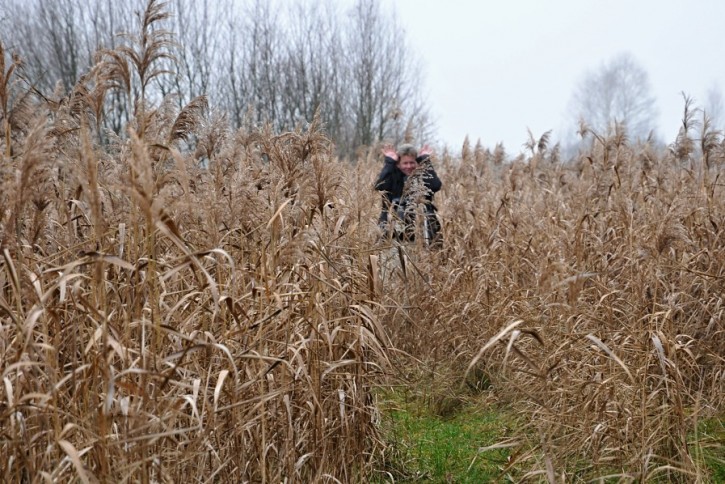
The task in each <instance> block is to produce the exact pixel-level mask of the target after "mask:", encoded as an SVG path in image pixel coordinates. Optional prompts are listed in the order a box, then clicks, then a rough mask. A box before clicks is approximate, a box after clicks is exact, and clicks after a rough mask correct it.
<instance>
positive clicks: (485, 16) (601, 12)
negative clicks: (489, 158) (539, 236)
mask: <svg viewBox="0 0 725 484" xmlns="http://www.w3.org/2000/svg"><path fill="white" fill-rule="evenodd" d="M383 4H384V5H385V6H386V8H388V7H389V6H391V5H393V6H394V7H393V8H394V9H395V11H396V13H397V15H398V18H399V20H400V22H401V23H402V24H403V25H404V28H405V30H406V37H407V38H408V40H409V42H410V44H411V47H412V50H413V51H414V52H416V53H417V55H419V56H420V57H421V58H422V61H423V69H424V85H425V91H426V93H427V96H426V98H427V99H428V100H429V101H430V108H431V112H432V113H433V115H434V117H435V119H436V122H437V127H438V133H439V135H440V138H441V139H440V141H442V142H444V143H446V144H448V145H449V146H450V147H451V148H452V149H453V150H454V151H455V150H460V147H461V145H462V143H463V139H464V138H465V136H466V135H467V134H468V135H469V136H470V138H471V142H472V143H475V141H476V140H477V139H478V138H480V139H481V141H482V143H483V144H484V145H485V146H491V147H493V146H494V145H495V144H496V143H497V142H503V143H504V146H505V147H506V150H507V152H509V153H516V152H518V151H520V150H521V145H522V144H523V143H525V142H526V140H527V131H526V130H527V128H529V129H531V131H532V133H533V134H534V136H535V137H537V138H538V137H539V136H540V135H541V134H543V133H544V132H545V131H547V130H550V129H551V130H553V136H554V137H555V138H557V139H558V138H560V137H564V136H563V135H564V134H565V133H564V132H565V131H566V129H565V128H566V121H567V119H566V118H567V116H568V113H569V110H568V104H569V101H570V98H571V95H572V93H573V91H574V89H575V86H576V85H577V84H578V83H579V82H580V81H581V79H582V78H583V77H584V75H585V74H586V73H587V71H595V70H597V69H598V68H599V67H601V65H602V64H603V63H605V62H607V61H609V60H611V59H612V58H613V57H615V56H616V55H618V54H621V53H623V52H630V53H631V54H632V55H633V57H634V59H635V60H636V61H637V62H638V63H639V65H641V66H642V67H643V68H644V69H645V70H646V71H647V73H648V75H649V80H650V85H651V88H652V94H653V95H654V96H655V98H656V100H657V109H658V110H659V117H658V119H657V126H656V128H657V131H658V134H659V135H660V136H661V137H662V139H663V141H665V142H666V143H670V142H672V141H674V137H675V135H676V133H677V130H678V128H679V123H680V120H681V117H682V111H683V107H684V102H683V98H682V95H681V92H682V91H684V92H685V93H687V94H689V95H690V96H691V97H693V98H694V99H695V101H696V103H698V104H704V102H705V98H706V95H707V93H708V91H709V90H711V89H712V88H713V87H714V86H717V89H719V90H720V92H721V93H725V1H724V0H688V1H676V0H547V1H544V0H383Z"/></svg>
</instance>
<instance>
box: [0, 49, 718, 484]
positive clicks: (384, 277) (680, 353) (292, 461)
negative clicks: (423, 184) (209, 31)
mask: <svg viewBox="0 0 725 484" xmlns="http://www.w3.org/2000/svg"><path fill="white" fill-rule="evenodd" d="M140 48H141V49H146V50H145V51H142V52H147V53H148V54H149V57H140V59H148V58H150V59H153V55H154V50H153V49H151V48H149V46H143V45H142V46H140ZM124 56H125V57H124ZM2 58H3V54H2V53H0V59H2ZM124 59H125V60H124ZM128 59H130V57H129V56H128V52H126V53H124V52H120V51H119V52H115V53H113V55H110V54H109V55H107V56H106V57H105V58H104V59H103V60H101V61H100V63H99V66H97V68H96V69H95V70H94V71H93V73H91V74H92V75H89V76H88V77H86V78H84V79H83V80H82V81H81V82H79V84H78V86H77V88H76V89H75V90H74V91H73V92H72V93H69V94H67V95H65V96H59V97H58V99H56V100H55V101H54V100H48V99H46V100H42V101H41V100H40V99H39V98H37V97H36V96H33V93H32V92H31V91H25V90H24V87H23V86H24V85H23V84H22V83H18V82H16V79H17V78H16V77H15V75H16V73H15V72H14V69H15V64H11V65H2V66H1V67H2V69H1V70H0V90H1V91H0V104H2V106H1V107H2V118H1V119H0V121H1V126H2V128H3V136H2V141H1V142H0V148H2V153H3V155H2V159H1V162H0V252H1V254H0V370H1V372H2V385H1V386H0V387H1V388H0V479H1V480H2V481H3V482H56V481H57V482H69V481H80V482H191V481H194V482H361V481H362V482H364V481H368V480H370V479H372V478H373V476H375V475H376V466H377V462H378V459H379V457H380V455H381V454H382V453H384V452H385V445H386V443H385V441H384V439H383V438H382V436H381V432H380V429H379V420H380V414H379V410H378V406H377V393H376V389H377V388H379V387H381V386H384V385H386V384H389V383H390V382H391V381H393V380H395V382H397V383H398V384H400V382H406V381H410V380H406V378H408V376H409V375H411V374H414V373H420V372H432V374H434V375H437V376H436V377H435V378H433V383H432V384H433V385H435V386H436V387H437V391H438V392H439V393H440V394H441V395H444V394H455V393H456V391H457V389H458V388H460V387H462V386H465V385H466V382H470V381H471V380H472V379H476V378H480V377H481V375H485V377H486V378H488V379H490V381H491V383H492V384H493V388H492V389H491V390H490V391H492V392H494V394H495V396H496V398H497V399H498V400H499V401H501V402H502V403H505V404H506V405H509V406H510V408H511V409H512V411H513V412H515V413H516V415H518V416H520V417H521V419H522V420H523V421H524V422H525V424H524V425H523V426H522V428H521V429H519V430H518V431H517V433H516V435H515V436H514V437H512V438H510V439H509V440H508V441H506V442H502V445H509V446H511V448H512V449H516V451H515V452H512V454H511V457H510V463H509V467H510V468H511V469H518V476H519V478H520V479H521V480H530V481H539V480H541V481H547V480H548V481H549V482H567V481H577V480H586V479H596V478H604V477H606V478H607V479H609V480H610V481H612V480H613V481H618V480H621V481H625V482H633V481H646V482H651V481H658V482H664V481H669V480H674V481H679V482H708V480H709V479H710V477H709V476H708V474H707V470H706V468H705V466H704V465H703V461H702V455H703V452H706V451H708V449H712V448H719V449H720V452H721V449H722V447H723V443H722V442H721V441H720V442H717V441H716V440H712V439H710V440H708V439H703V438H699V434H698V429H699V428H700V422H702V421H705V420H712V419H715V420H716V421H721V420H718V419H722V415H723V409H724V403H725V360H724V358H725V326H724V323H723V312H724V311H725V302H724V300H723V298H724V294H725V197H724V195H725V193H724V189H723V183H724V182H723V180H721V179H720V178H721V177H720V174H721V173H722V169H723V166H724V165H725V144H723V140H722V136H721V135H720V134H719V133H717V132H715V131H712V130H709V128H707V126H706V127H705V128H702V126H700V129H690V128H688V129H687V130H684V131H683V133H682V134H681V136H680V137H678V139H677V140H675V141H674V142H673V143H672V145H671V146H669V147H668V149H657V148H656V147H655V146H654V145H653V144H647V143H644V144H642V143H639V144H635V143H630V142H628V140H627V138H626V136H625V134H624V133H622V132H616V133H614V134H613V135H612V136H609V137H601V136H593V137H591V138H590V139H591V140H592V142H591V145H590V147H589V149H587V150H584V151H583V152H582V153H581V155H580V156H579V157H578V159H576V160H573V161H571V162H566V163H564V162H562V161H560V160H559V157H558V153H557V150H556V149H554V148H550V147H549V146H548V140H547V139H546V136H545V137H543V138H542V139H541V140H538V142H536V143H533V142H532V144H531V149H530V150H529V153H528V154H527V155H525V156H520V157H518V158H517V159H515V160H513V161H506V160H504V156H503V153H502V152H501V151H500V150H497V151H494V152H490V151H488V150H485V149H483V148H481V147H480V146H478V147H476V148H471V147H470V146H468V143H466V144H465V145H464V147H463V150H462V155H461V156H460V157H457V158H452V157H450V156H448V155H447V154H446V153H441V154H439V155H438V156H436V157H434V161H433V162H434V163H435V166H436V169H437V170H438V173H439V174H440V176H441V178H442V180H443V183H444V188H443V190H442V191H441V193H440V194H438V195H437V197H436V203H437V205H438V207H439V209H440V212H439V214H440V216H441V219H442V220H443V233H444V237H445V243H444V247H443V248H442V249H441V250H435V251H433V250H429V249H427V248H426V247H423V246H422V245H421V244H420V243H417V244H409V245H404V246H391V245H389V244H386V243H376V241H377V237H378V234H377V227H376V223H375V222H376V218H377V213H378V209H379V195H378V194H377V193H376V192H375V191H374V190H373V189H372V183H373V181H374V179H375V175H376V174H377V171H378V170H379V169H380V160H379V157H378V147H372V148H371V149H370V150H367V151H361V155H360V157H359V158H358V159H356V160H353V161H352V162H351V161H348V160H339V159H337V158H336V157H335V156H334V146H332V144H331V142H330V141H329V140H328V139H327V138H326V136H325V134H324V127H321V126H319V124H318V123H312V125H311V126H310V127H309V128H308V129H306V130H304V131H302V130H300V131H296V132H289V133H281V134H280V133H272V132H269V131H268V130H265V129H259V130H253V131H246V130H237V131H235V130H232V129H231V128H230V127H229V126H228V124H227V123H226V122H225V120H224V118H223V117H219V116H213V115H209V114H208V109H207V108H206V102H205V100H204V99H203V98H199V99H197V100H195V101H194V102H193V103H192V104H190V105H189V106H187V107H185V108H184V109H182V110H180V111H179V110H177V109H175V108H174V107H173V103H171V102H166V101H163V102H160V103H158V104H157V105H153V104H152V103H150V102H147V101H146V100H144V99H141V101H140V102H139V103H137V104H136V105H134V107H133V108H134V109H133V112H134V117H133V119H131V120H130V121H129V123H128V130H127V135H125V136H122V137H114V136H110V137H106V138H104V141H103V142H101V140H100V138H99V136H98V134H99V130H98V129H97V128H98V126H100V121H99V118H100V117H101V116H103V110H102V109H101V108H102V100H103V98H104V97H103V96H104V93H105V92H106V90H107V89H110V88H112V86H123V85H124V79H125V78H124V75H127V73H128V72H127V71H128V69H129V68H130V69H132V70H133V69H136V70H137V72H138V74H139V78H140V79H141V80H142V82H144V79H145V80H146V81H148V76H150V75H151V74H149V73H148V69H147V67H148V66H147V65H143V63H141V64H139V65H136V64H134V63H133V62H130V61H129V60H128ZM124 62H126V63H124ZM120 66H126V68H127V69H126V70H125V71H124V69H121V68H120ZM124 73H125V74H124ZM109 86H111V87H109ZM688 108H689V106H688ZM685 119H686V120H688V124H690V123H691V122H692V121H693V119H692V110H690V111H689V112H688V113H686V115H685ZM705 125H706V123H705ZM590 136H591V135H590ZM192 145H193V146H194V149H190V148H189V146H192ZM444 375H445V377H444ZM411 384H412V383H411ZM720 455H722V453H721V454H720Z"/></svg>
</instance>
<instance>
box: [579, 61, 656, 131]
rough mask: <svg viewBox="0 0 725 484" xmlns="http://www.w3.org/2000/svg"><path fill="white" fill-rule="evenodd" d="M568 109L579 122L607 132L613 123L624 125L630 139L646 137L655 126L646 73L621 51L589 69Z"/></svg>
mask: <svg viewBox="0 0 725 484" xmlns="http://www.w3.org/2000/svg"><path fill="white" fill-rule="evenodd" d="M570 106H571V112H572V115H573V117H574V118H575V119H576V121H577V122H578V121H579V120H582V121H584V122H585V123H586V124H587V125H588V126H589V128H590V129H593V130H594V131H595V132H597V133H599V134H602V135H607V134H611V133H613V132H614V129H615V124H616V123H619V124H624V125H625V126H626V128H627V132H628V134H629V136H630V137H631V138H634V139H637V138H645V137H647V135H648V133H649V132H650V131H652V130H654V129H655V128H656V126H655V123H656V118H657V109H656V106H655V98H654V97H653V96H652V94H651V88H650V84H649V76H648V74H647V71H645V70H644V68H642V66H640V65H639V64H638V63H637V61H636V60H635V59H634V58H633V57H632V55H631V54H629V53H624V54H620V55H618V56H616V57H614V58H613V59H612V60H610V61H609V62H607V63H605V64H603V65H602V66H601V67H600V68H599V69H598V70H597V71H594V72H589V73H588V74H587V75H586V76H585V77H584V78H583V80H582V81H581V82H580V84H579V85H578V86H577V88H576V90H575V92H574V94H573V96H572V99H571V104H570Z"/></svg>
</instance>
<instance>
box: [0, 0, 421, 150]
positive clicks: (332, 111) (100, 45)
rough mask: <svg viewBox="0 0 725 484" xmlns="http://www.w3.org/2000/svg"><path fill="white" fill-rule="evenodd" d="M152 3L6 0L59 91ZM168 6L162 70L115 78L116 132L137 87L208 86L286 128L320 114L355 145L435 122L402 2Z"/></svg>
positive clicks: (2, 11)
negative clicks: (391, 7)
mask: <svg viewBox="0 0 725 484" xmlns="http://www.w3.org/2000/svg"><path fill="white" fill-rule="evenodd" d="M147 4H148V0H128V1H125V2H115V1H113V0H57V1H50V0H6V1H5V2H3V3H2V4H1V5H0V26H2V27H3V29H2V30H3V32H8V33H9V37H10V40H9V41H6V44H8V45H9V46H10V48H11V49H13V48H14V49H15V50H17V51H18V53H19V54H20V55H21V56H22V57H23V58H24V59H25V60H26V64H27V65H26V70H25V71H26V72H27V73H28V78H29V80H30V81H31V82H32V83H33V85H34V86H35V87H36V88H37V89H38V90H39V91H41V92H46V93H50V92H52V91H54V90H55V87H56V84H57V83H58V82H60V85H62V86H63V88H64V91H65V92H66V93H67V92H69V91H70V90H71V89H72V87H73V86H74V85H75V84H76V83H77V82H78V81H79V80H80V79H81V77H82V76H83V75H84V74H86V73H88V72H89V71H90V69H91V67H92V66H93V64H94V63H95V62H96V61H97V57H96V52H98V51H99V50H103V51H104V52H106V53H108V52H109V51H111V52H113V51H116V50H118V49H121V50H119V52H121V51H122V50H123V49H124V48H125V47H124V46H126V45H127V41H128V40H129V37H128V35H123V34H127V33H128V32H131V31H136V26H135V23H134V19H135V18H136V17H137V16H138V14H139V13H140V12H143V11H144V9H145V8H146V7H147ZM159 6H160V5H159ZM163 9H164V11H165V12H168V13H170V14H171V15H170V16H169V18H168V19H166V18H165V19H164V21H163V23H160V24H159V28H161V29H164V30H165V31H166V30H168V31H169V33H173V38H171V37H169V38H165V39H164V40H165V42H166V43H167V44H169V45H171V44H172V43H173V44H174V48H173V49H172V50H171V51H170V52H169V55H168V56H163V58H160V59H158V62H157V66H156V68H155V69H156V70H158V71H159V73H163V75H154V76H150V77H149V80H150V81H151V82H150V83H147V82H145V80H139V79H134V80H131V79H129V82H128V84H129V85H128V86H126V87H125V88H124V89H111V90H109V91H108V93H107V97H106V98H105V99H106V112H107V114H108V117H107V118H104V120H103V123H104V126H105V127H106V128H111V129H113V130H114V131H116V132H117V133H118V132H119V130H120V129H121V127H122V126H123V125H124V124H125V122H126V121H127V120H128V119H129V117H130V116H131V115H132V111H133V109H135V107H134V102H133V99H134V98H137V99H142V98H143V99H146V100H149V101H151V102H152V103H155V102H157V101H159V100H160V99H163V98H166V97H167V96H169V95H173V96H174V97H175V98H176V99H177V102H178V104H179V105H180V106H181V105H185V104H186V103H188V102H189V101H190V100H191V99H194V98H196V97H197V96H199V95H206V96H207V97H208V98H209V99H210V101H211V106H212V108H214V109H218V110H221V111H225V112H227V113H228V114H229V118H230V120H231V121H232V123H233V124H234V125H236V126H241V125H242V124H243V123H244V122H245V121H248V122H250V123H252V124H254V125H261V124H264V123H270V124H271V125H272V126H273V127H274V128H275V129H277V130H284V129H290V128H293V127H294V126H296V125H299V124H300V123H304V122H310V121H311V120H312V119H313V117H314V116H315V115H316V114H318V115H319V116H320V119H321V120H322V122H323V124H324V126H325V129H326V130H327V131H328V134H329V135H330V137H331V138H332V139H333V140H334V141H335V142H336V144H337V146H338V148H339V150H340V151H342V152H344V153H347V154H349V153H353V152H354V151H355V149H356V148H357V147H358V146H359V145H367V146H370V145H372V144H374V143H376V142H377V141H379V140H381V139H388V140H390V141H393V142H397V141H400V140H402V139H403V138H406V137H407V138H411V137H413V138H416V137H417V138H420V139H422V138H424V137H425V136H427V135H429V134H430V130H431V125H430V122H429V115H428V110H427V108H426V105H425V103H424V102H423V100H422V96H421V94H420V86H421V83H422V77H421V74H420V67H419V62H418V60H417V58H416V57H415V55H414V53H413V52H412V51H411V50H410V49H409V47H408V45H407V43H406V41H405V32H404V30H403V29H402V28H401V26H400V25H399V23H398V20H397V18H396V17H395V14H394V12H392V13H391V12H386V11H383V9H382V7H381V2H380V1H379V0H357V1H356V2H355V3H354V4H353V6H352V7H351V9H350V10H349V11H348V12H347V14H348V15H347V16H345V15H343V12H342V11H341V10H340V8H339V4H338V3H336V2H335V1H332V0H328V1H326V2H316V1H313V0H276V1H271V0H219V1H214V2H211V1H209V0H199V1H198V2H197V1H192V0H167V2H165V3H164V4H163ZM10 22H13V23H12V25H10ZM10 27H12V28H10ZM29 38H32V39H34V42H26V41H25V40H26V39H29ZM132 81H134V82H132ZM132 90H133V92H131V91H132ZM136 91H138V92H136ZM99 132H100V129H99Z"/></svg>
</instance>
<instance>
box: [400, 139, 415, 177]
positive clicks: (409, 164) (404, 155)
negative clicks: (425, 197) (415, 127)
mask: <svg viewBox="0 0 725 484" xmlns="http://www.w3.org/2000/svg"><path fill="white" fill-rule="evenodd" d="M417 157H418V150H416V149H415V146H413V145H409V144H404V145H400V146H398V162H397V163H396V164H395V166H397V167H398V169H399V170H400V171H402V172H403V173H405V174H406V175H410V174H411V173H413V172H414V171H415V169H416V168H418V161H417V160H416V158H417Z"/></svg>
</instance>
